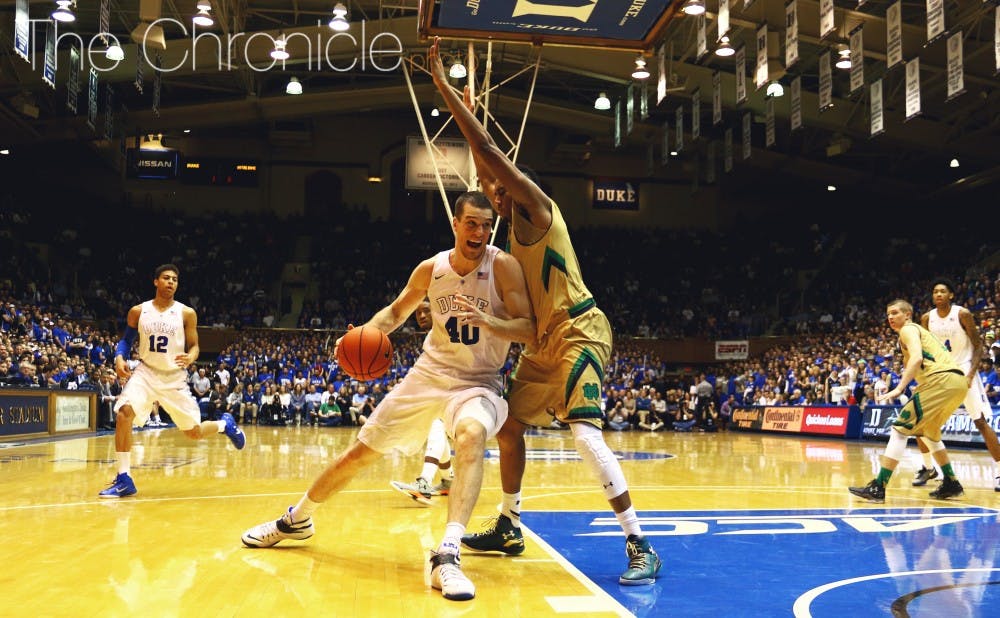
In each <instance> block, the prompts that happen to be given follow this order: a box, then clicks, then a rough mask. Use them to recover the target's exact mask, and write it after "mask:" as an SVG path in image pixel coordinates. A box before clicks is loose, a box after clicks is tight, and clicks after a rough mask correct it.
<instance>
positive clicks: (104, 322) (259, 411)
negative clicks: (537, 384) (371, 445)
mask: <svg viewBox="0 0 1000 618" xmlns="http://www.w3.org/2000/svg"><path fill="white" fill-rule="evenodd" d="M0 199H2V200H5V201H4V204H5V208H3V209H0V251H2V253H0V266H2V268H3V271H2V272H3V276H2V277H0V303H2V306H0V384H5V385H8V386H26V387H50V388H77V389H92V390H95V391H100V390H101V387H102V385H106V386H107V387H108V389H109V390H110V391H117V390H118V385H117V378H116V377H115V376H114V372H113V367H112V362H111V361H112V354H113V349H114V344H115V343H116V342H117V339H118V336H119V334H118V330H119V328H120V326H121V320H122V319H123V318H124V315H125V313H126V312H127V310H128V308H129V307H130V306H131V305H133V304H135V303H137V302H140V301H142V300H145V299H146V298H148V297H149V295H150V294H151V292H152V290H151V285H150V276H149V273H148V272H147V271H149V270H151V269H152V267H153V266H155V265H156V264H157V263H161V262H165V261H173V262H175V263H177V264H178V265H179V266H180V267H181V285H180V289H179V292H178V299H179V300H182V301H183V302H186V303H187V304H189V305H192V306H194V307H195V308H196V309H197V310H198V312H199V321H200V324H201V325H203V326H230V327H240V328H241V329H242V330H241V332H240V335H239V337H238V339H237V341H236V342H235V343H234V344H233V345H231V346H230V347H228V348H227V349H226V350H223V352H222V353H221V354H220V355H219V356H218V358H217V359H214V360H213V361H211V362H209V363H206V364H202V365H201V366H200V367H192V368H191V370H190V376H191V379H190V383H191V386H192V391H193V392H194V393H195V395H196V397H197V398H198V399H199V402H200V403H201V404H202V408H203V414H204V416H205V417H206V418H212V417H214V416H217V415H219V414H221V413H222V412H223V411H230V412H232V413H233V414H234V416H236V417H237V418H239V419H240V420H241V421H242V422H251V423H252V422H257V423H276V424H287V423H299V424H302V423H322V424H327V425H336V424H342V425H352V424H353V425H356V424H360V423H363V422H364V419H365V417H366V416H367V415H368V414H370V412H371V409H372V408H373V406H374V405H375V404H377V402H378V401H380V400H381V398H382V397H384V396H385V393H387V392H388V391H390V390H391V389H392V388H393V387H394V385H395V384H396V383H397V382H398V381H399V380H400V379H401V378H402V377H403V375H405V373H406V371H407V370H408V369H409V367H410V366H412V364H413V362H414V360H415V359H416V357H417V355H418V354H419V346H420V342H421V339H420V334H419V333H416V332H415V330H416V329H415V325H414V323H413V322H412V321H411V322H408V323H407V324H406V325H405V326H404V327H403V328H402V329H401V330H400V331H398V332H397V333H396V334H395V335H394V337H393V341H394V344H395V346H396V349H395V352H396V360H395V362H394V364H393V366H392V368H391V369H390V372H389V373H388V374H387V375H386V376H384V377H383V378H381V379H380V380H378V381H375V382H373V383H368V384H360V383H358V382H357V381H355V380H352V379H350V378H348V377H347V376H346V375H344V374H343V373H342V372H341V371H340V370H339V368H338V367H337V365H336V362H335V361H334V360H333V359H332V357H331V355H332V347H333V341H334V339H335V337H336V336H337V334H338V333H337V332H336V330H337V329H340V330H342V329H343V328H345V327H346V325H347V324H348V323H352V322H353V323H360V322H361V321H363V320H365V319H367V318H368V316H370V315H371V314H372V313H373V312H374V311H375V310H376V309H378V308H379V307H381V306H383V305H385V304H386V303H388V302H389V301H391V300H392V298H393V297H394V296H395V295H396V293H397V292H398V291H399V290H400V289H401V288H402V286H403V285H404V283H405V281H406V279H407V277H408V276H409V273H410V269H411V268H412V267H413V265H414V264H415V263H416V261H415V257H416V258H417V259H419V258H422V257H426V256H430V255H432V254H433V253H435V252H436V251H437V250H439V248H440V247H446V246H448V245H449V244H450V242H451V233H450V230H448V229H441V227H442V226H440V225H436V226H432V225H430V224H425V225H411V226H409V227H405V228H398V227H396V226H393V225H391V224H388V223H385V222H380V221H375V222H368V221H365V220H364V219H365V217H364V214H363V213H355V214H354V219H345V220H341V221H329V222H323V223H321V224H307V223H306V222H303V221H297V220H292V221H288V220H282V221H280V222H279V221H278V220H276V219H274V218H273V217H270V216H249V215H246V216H228V215H227V216H221V215H210V216H206V217H202V218H198V219H194V220H192V219H190V218H183V217H180V216H179V215H176V214H169V213H156V212H145V211H143V212H142V213H141V218H142V220H141V222H140V223H136V221H135V220H136V219H137V218H138V217H139V216H140V215H139V214H137V212H138V211H136V210H134V209H132V210H129V209H125V208H124V207H121V208H119V209H115V208H111V207H108V210H109V216H108V218H107V220H122V221H125V222H131V223H123V224H122V225H124V226H126V227H133V228H135V227H137V226H138V228H139V229H143V230H149V231H150V233H151V236H152V238H151V239H150V241H149V242H135V243H129V247H128V249H127V250H126V249H124V248H123V245H122V243H114V242H105V241H104V240H103V239H106V238H107V237H108V235H109V234H111V235H113V234H114V233H116V231H115V230H113V229H112V230H107V229H102V226H105V225H107V223H106V220H105V219H104V218H100V219H99V218H96V217H90V218H87V217H80V218H76V219H66V220H60V221H58V222H56V223H55V224H54V225H48V226H43V225H40V224H39V223H40V222H39V221H38V220H37V217H36V216H35V215H34V214H33V213H32V212H31V211H30V209H27V208H24V207H21V206H20V205H19V204H17V202H16V199H14V198H11V197H9V196H8V197H6V198H0ZM53 234H55V238H56V239H57V240H58V242H53ZM302 234H306V235H308V236H310V237H311V239H312V240H311V246H312V251H313V254H312V263H311V274H312V280H313V282H314V284H315V286H316V292H317V293H316V294H314V295H312V300H309V301H308V302H307V303H306V305H305V306H304V307H303V310H302V313H301V315H300V317H299V325H300V326H301V327H303V328H307V329H324V330H314V331H295V332H287V331H277V330H267V329H261V328H259V327H261V326H264V325H266V324H268V320H267V319H266V318H267V317H269V316H270V317H271V319H272V321H273V318H274V315H275V314H276V313H277V310H278V302H277V297H276V294H275V292H274V288H275V286H274V281H275V280H276V279H277V278H279V277H280V267H281V264H282V263H283V262H284V261H285V260H286V259H288V258H289V247H290V246H291V245H292V244H293V241H294V238H296V237H297V236H299V235H302ZM574 234H575V235H574V241H575V243H576V247H577V251H578V253H579V257H580V260H581V264H582V266H583V270H584V273H585V275H586V278H587V281H588V285H589V286H590V288H591V291H592V292H593V293H594V295H595V297H596V298H597V300H598V304H599V305H600V306H601V307H602V308H603V309H604V310H605V312H606V313H607V315H608V316H609V318H610V319H611V321H612V325H613V329H614V331H615V334H616V348H615V353H614V358H613V359H612V362H611V363H610V364H609V366H608V367H607V368H606V369H607V375H606V383H605V385H604V398H605V402H606V403H605V412H606V414H607V420H608V426H609V427H611V428H618V429H645V430H650V431H656V430H659V429H665V428H675V429H678V430H681V431H683V430H689V429H694V430H697V429H699V428H700V429H708V430H711V429H714V428H716V427H720V426H725V420H726V418H727V415H728V414H730V413H731V409H732V408H733V407H734V406H739V405H804V404H809V405H833V404H838V403H839V404H844V403H847V404H858V405H865V404H866V403H869V402H871V401H872V400H873V398H874V397H875V396H876V394H878V393H879V392H880V391H882V390H889V389H891V388H893V387H894V386H895V384H896V383H897V382H898V380H899V376H900V374H901V373H902V371H901V359H900V358H899V355H898V352H897V351H896V343H895V336H894V334H893V333H892V332H891V331H890V330H889V329H888V328H887V327H886V326H885V320H884V315H883V310H884V305H885V302H886V301H888V300H889V299H891V298H895V297H901V298H906V299H910V300H911V301H912V302H913V303H914V305H915V308H916V311H917V313H918V314H919V313H922V312H924V311H927V310H928V309H930V308H931V307H930V281H931V277H932V276H934V275H938V274H942V275H946V276H950V277H951V278H952V279H953V280H954V281H955V282H956V283H957V286H958V290H957V293H956V299H955V302H956V303H958V304H962V305H964V306H966V307H968V308H969V309H971V310H972V311H973V312H974V314H975V315H976V317H977V320H978V321H979V323H980V326H981V328H982V330H983V332H984V333H986V332H1000V324H998V323H997V320H998V315H997V307H998V306H1000V276H998V272H997V271H996V269H995V268H993V269H989V268H986V269H983V268H980V269H978V270H977V269H976V268H972V266H975V265H977V264H982V263H985V260H986V259H987V258H988V257H989V256H990V255H991V252H994V251H995V250H996V244H995V243H993V244H990V243H991V240H992V238H991V236H990V234H989V231H988V230H984V231H975V230H967V231H964V232H963V233H961V234H959V233H956V234H949V235H943V236H941V237H940V238H938V237H934V239H933V242H932V241H930V240H928V239H926V238H923V237H921V236H919V235H912V236H909V235H905V234H900V235H898V236H897V237H888V238H886V237H884V235H883V236H880V235H879V234H878V233H877V232H876V231H874V230H871V229H867V228H865V227H864V226H858V228H857V229H854V228H846V229H840V230H837V231H830V232H827V231H826V230H824V229H823V228H822V227H821V226H817V225H811V226H804V227H803V228H802V229H801V230H800V233H799V234H797V235H795V234H793V235H787V236H782V237H781V239H780V240H776V239H774V235H770V236H769V235H766V234H764V233H763V232H761V230H759V229H747V228H745V227H744V228H740V229H738V230H730V231H725V232H704V231H698V232H695V231H656V230H615V229H607V228H602V229H591V228H583V229H580V230H576V231H574ZM96 239H102V240H96ZM498 242H500V243H501V244H502V243H503V235H502V234H501V236H500V238H499V239H498ZM40 247H44V250H40V249H39V248H40ZM327 329H334V330H333V331H331V330H327ZM769 332H770V333H772V334H788V335H794V336H795V343H794V344H792V345H788V346H779V347H773V348H771V349H769V350H767V352H765V353H764V354H763V355H760V356H756V357H754V358H750V359H747V360H741V361H732V362H728V363H722V364H717V365H714V366H706V367H701V368H699V369H700V370H702V371H704V374H705V375H704V378H702V377H701V376H700V375H698V374H694V373H690V372H687V373H686V372H683V371H679V370H678V368H677V366H676V365H672V364H669V363H667V362H665V361H664V360H662V359H659V358H656V357H655V356H651V355H650V354H648V353H645V352H643V351H642V350H643V349H644V348H643V347H641V346H639V345H637V344H633V343H630V339H631V338H632V337H637V338H638V339H639V340H640V341H641V340H642V339H645V338H675V337H701V338H707V339H730V338H738V339H742V338H747V337H751V336H756V335H761V334H765V333H769ZM992 341H995V337H994V339H993V340H992ZM995 349H996V351H997V353H998V354H1000V346H998V347H997V348H995ZM516 355H517V348H516V346H515V347H514V348H512V351H511V356H510V358H509V362H508V364H507V366H506V369H505V371H507V372H509V371H510V368H511V367H512V366H513V363H514V361H515V360H516ZM203 360H204V359H203ZM981 369H982V376H983V378H984V382H986V383H988V385H989V388H990V397H991V399H992V400H993V402H994V404H998V405H1000V380H998V378H997V374H996V365H994V364H993V363H991V362H989V361H984V363H983V366H982V367H981ZM105 383H106V384H105ZM904 396H906V395H904ZM103 400H104V399H103V395H102V401H103ZM331 402H332V403H331ZM101 420H102V422H103V423H105V424H107V423H109V422H110V412H108V414H107V415H105V416H102V418H101Z"/></svg>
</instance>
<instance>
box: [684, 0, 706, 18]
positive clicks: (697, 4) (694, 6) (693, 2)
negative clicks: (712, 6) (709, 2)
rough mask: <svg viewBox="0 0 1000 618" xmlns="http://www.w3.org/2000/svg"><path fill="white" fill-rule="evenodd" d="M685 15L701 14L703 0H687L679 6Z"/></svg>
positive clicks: (702, 11)
mask: <svg viewBox="0 0 1000 618" xmlns="http://www.w3.org/2000/svg"><path fill="white" fill-rule="evenodd" d="M681 11H683V12H684V13H685V14H686V15H703V14H704V13H705V0H687V2H685V3H684V6H683V7H681Z"/></svg>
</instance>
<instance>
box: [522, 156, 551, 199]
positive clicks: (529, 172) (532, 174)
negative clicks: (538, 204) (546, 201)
mask: <svg viewBox="0 0 1000 618" xmlns="http://www.w3.org/2000/svg"><path fill="white" fill-rule="evenodd" d="M517 169H518V170H520V171H521V173H522V174H524V175H525V176H526V177H527V178H528V180H530V181H531V182H533V183H535V186H536V187H538V188H539V189H540V190H541V192H542V193H544V194H545V195H551V194H552V188H551V187H550V186H549V185H548V183H546V182H542V179H541V177H539V175H538V172H536V171H535V170H533V169H531V168H530V167H528V166H527V165H525V164H524V163H518V164H517Z"/></svg>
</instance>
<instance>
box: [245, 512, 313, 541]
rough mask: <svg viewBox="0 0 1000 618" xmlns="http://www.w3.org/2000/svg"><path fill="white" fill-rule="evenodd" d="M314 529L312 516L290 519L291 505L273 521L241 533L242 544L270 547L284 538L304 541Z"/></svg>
mask: <svg viewBox="0 0 1000 618" xmlns="http://www.w3.org/2000/svg"><path fill="white" fill-rule="evenodd" d="M315 531H316V528H315V526H313V523H312V518H311V517H310V518H308V519H306V520H305V521H298V522H293V521H292V507H288V511H287V512H286V513H285V514H284V515H282V516H281V517H279V518H278V519H276V520H274V521H269V522H265V523H263V524H260V525H259V526H254V527H253V528H250V529H249V530H247V531H246V532H244V533H243V537H242V539H243V544H244V545H246V546H247V547H272V546H274V545H277V544H278V543H280V542H282V541H284V540H286V539H287V540H292V541H304V540H306V539H308V538H309V537H311V536H312V535H313V533H314V532H315Z"/></svg>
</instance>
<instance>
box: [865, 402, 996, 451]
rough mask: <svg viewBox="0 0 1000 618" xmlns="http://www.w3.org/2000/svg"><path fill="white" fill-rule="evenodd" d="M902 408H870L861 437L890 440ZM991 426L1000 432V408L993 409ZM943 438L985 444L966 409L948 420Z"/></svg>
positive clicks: (866, 410) (955, 413) (947, 440)
mask: <svg viewBox="0 0 1000 618" xmlns="http://www.w3.org/2000/svg"><path fill="white" fill-rule="evenodd" d="M901 408H902V406H868V407H866V408H865V409H864V412H863V414H862V425H861V437H862V438H866V439H868V440H888V439H889V432H890V430H891V428H892V422H893V421H894V420H896V417H897V416H899V410H900V409H901ZM990 426H991V427H993V430H994V431H1000V407H996V406H994V407H993V418H992V419H991V420H990ZM941 437H942V438H943V439H944V441H945V442H964V443H967V444H985V443H984V442H983V436H982V434H980V433H979V430H978V429H976V425H975V423H973V422H972V419H971V418H969V415H968V413H966V411H965V408H959V409H958V410H955V412H954V413H953V414H952V415H951V417H949V418H948V422H946V423H945V424H944V427H942V429H941Z"/></svg>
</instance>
